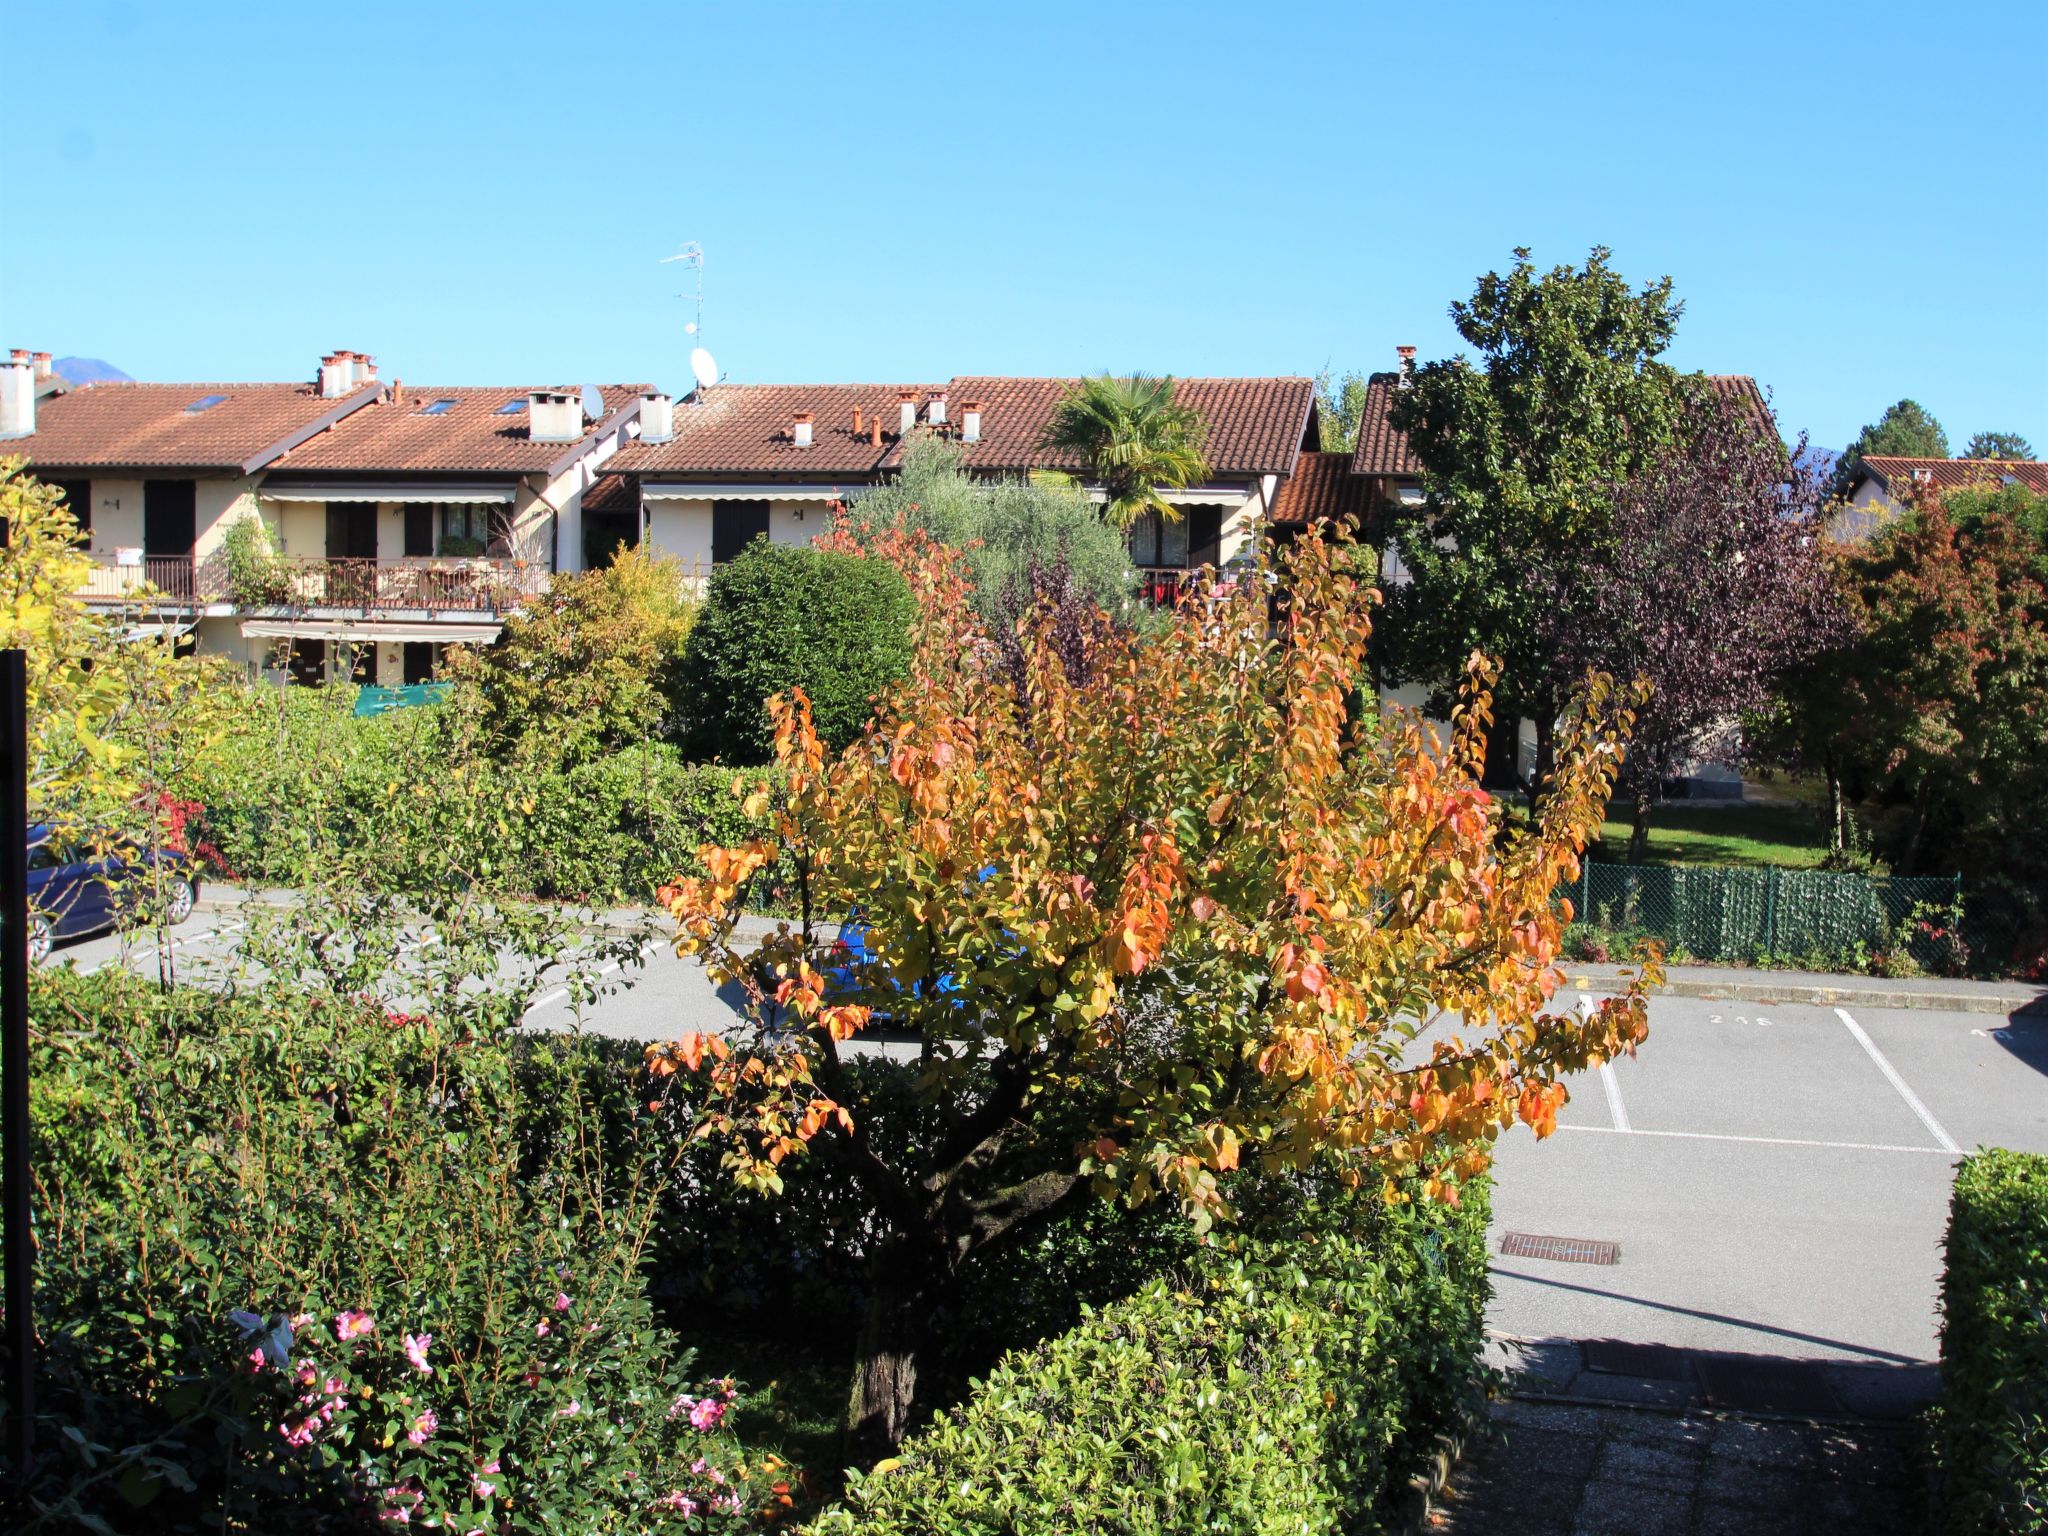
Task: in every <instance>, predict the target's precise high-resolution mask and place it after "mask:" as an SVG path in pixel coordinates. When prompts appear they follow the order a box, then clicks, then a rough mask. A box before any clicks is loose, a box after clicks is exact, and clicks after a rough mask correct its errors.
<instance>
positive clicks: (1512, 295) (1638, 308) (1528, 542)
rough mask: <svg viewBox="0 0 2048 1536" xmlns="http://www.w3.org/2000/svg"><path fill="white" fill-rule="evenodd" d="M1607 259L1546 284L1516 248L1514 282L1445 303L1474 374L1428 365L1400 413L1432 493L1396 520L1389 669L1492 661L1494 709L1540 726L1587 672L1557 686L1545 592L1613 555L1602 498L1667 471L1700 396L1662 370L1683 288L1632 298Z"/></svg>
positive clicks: (1495, 282)
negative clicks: (1397, 558)
mask: <svg viewBox="0 0 2048 1536" xmlns="http://www.w3.org/2000/svg"><path fill="white" fill-rule="evenodd" d="M1608 254H1609V253H1608V251H1607V250H1606V249H1605V248H1604V247H1595V248H1594V250H1593V252H1592V254H1591V255H1590V256H1589V257H1588V258H1587V260H1586V263H1585V265H1584V266H1583V267H1573V266H1569V265H1566V266H1559V267H1554V268H1552V269H1551V270H1550V271H1549V272H1547V273H1539V272H1538V271H1537V269H1536V267H1535V266H1534V264H1533V263H1531V261H1530V260H1529V253H1528V251H1527V250H1523V249H1518V250H1517V251H1516V252H1515V265H1514V266H1513V267H1512V268H1511V269H1510V270H1509V271H1508V272H1507V273H1506V274H1505V275H1503V274H1501V273H1497V272H1489V273H1487V274H1486V275H1485V276H1484V277H1482V278H1480V279H1479V282H1478V285H1477V287H1476V288H1475V289H1474V291H1473V295H1472V297H1471V298H1470V299H1469V300H1464V301H1460V302H1458V303H1456V304H1453V305H1452V306H1451V316H1452V319H1453V320H1454V321H1455V322H1456V324H1457V327H1458V333H1459V334H1460V335H1461V336H1463V337H1464V338H1465V340H1466V341H1467V342H1468V343H1469V344H1470V345H1471V346H1472V347H1473V348H1475V349H1476V350H1477V352H1478V354H1479V363H1478V366H1476V367H1475V366H1474V365H1473V363H1472V362H1470V361H1468V360H1467V359H1466V358H1464V357H1463V356H1459V357H1457V358H1453V359H1451V360H1449V361H1437V362H1432V363H1429V364H1427V365H1425V366H1424V367H1422V368H1420V369H1418V370H1417V371H1416V373H1415V374H1414V376H1413V378H1412V380H1411V382H1410V385H1409V387H1408V388H1406V389H1404V390H1401V391H1400V392H1399V393H1398V395H1397V396H1396V399H1395V403H1394V406H1393V409H1392V411H1391V413H1390V415H1389V420H1390V421H1391V422H1392V424H1393V425H1394V427H1395V428H1397V429H1398V430H1400V431H1403V432H1406V433H1407V434H1408V441H1409V444H1410V446H1411V447H1412V448H1413V449H1414V451H1415V454H1416V456H1417V457H1418V458H1419V459H1420V460H1421V461H1422V464H1423V469H1424V488H1425V491H1426V496H1425V498H1424V501H1423V503H1422V504H1421V505H1420V506H1418V507H1414V508H1407V509H1400V508H1397V509H1395V519H1394V522H1393V527H1392V532H1393V536H1394V542H1395V543H1396V545H1397V546H1398V548H1399V550H1400V554H1401V559H1402V561H1403V563H1404V564H1406V566H1407V567H1408V569H1409V571H1410V572H1411V573H1412V574H1413V577H1414V580H1413V581H1412V582H1410V583H1407V584H1404V585H1402V586H1400V587H1397V588H1395V589H1394V590H1393V591H1392V592H1391V593H1390V594H1389V602H1388V611H1387V622H1386V625H1385V627H1384V631H1383V633H1384V635H1385V638H1386V641H1387V647H1386V649H1385V651H1384V652H1382V653H1381V655H1380V656H1379V658H1378V665H1380V666H1381V668H1382V670H1383V672H1384V673H1385V674H1386V675H1388V676H1391V677H1396V678H1413V679H1417V680H1420V681H1423V682H1427V683H1429V684H1431V685H1433V686H1435V687H1437V688H1440V689H1441V688H1443V687H1445V686H1446V685H1447V684H1450V683H1452V682H1454V681H1455V679H1456V678H1457V677H1458V676H1459V674H1460V669H1461V668H1462V667H1463V666H1464V664H1465V661H1466V658H1467V657H1469V656H1470V655H1471V654H1472V652H1473V651H1474V650H1478V651H1481V652H1483V653H1484V654H1486V655H1487V656H1490V657H1493V658H1495V659H1496V660H1497V661H1499V663H1500V664H1501V667H1502V673H1501V682H1500V687H1499V697H1498V698H1497V700H1496V709H1497V712H1498V713H1499V714H1500V715H1501V716H1502V717H1504V718H1506V717H1512V716H1516V715H1523V716H1528V717H1531V718H1534V719H1535V720H1536V721H1537V722H1538V726H1539V730H1544V729H1547V722H1549V721H1550V720H1553V719H1555V717H1556V715H1557V713H1558V705H1559V703H1560V701H1561V700H1562V699H1563V698H1564V697H1565V696H1566V695H1567V694H1568V693H1569V691H1570V687H1571V684H1572V682H1573V681H1574V678H1575V677H1576V673H1575V674H1574V676H1573V677H1570V678H1560V677H1557V676H1555V675H1553V674H1554V672H1555V670H1556V665H1557V661H1558V657H1557V647H1556V646H1555V645H1554V644H1552V643H1550V641H1549V638H1548V637H1547V636H1546V635H1545V634H1544V633H1543V632H1542V626H1541V624H1540V623H1539V619H1540V617H1541V615H1542V613H1543V612H1544V611H1545V608H1546V603H1547V598H1546V594H1545V592H1544V590H1543V587H1544V583H1543V582H1541V581H1539V580H1537V579H1535V578H1537V577H1540V576H1541V575H1543V574H1544V573H1546V572H1550V571H1553V570H1562V569H1567V568H1569V567H1570V566H1571V564H1572V563H1573V562H1577V561H1581V560H1583V559H1584V558H1585V557H1586V556H1587V555H1588V554H1589V553H1591V552H1595V551H1597V550H1599V549H1601V548H1603V547H1604V544H1603V541H1604V540H1606V539H1607V538H1608V536H1609V532H1610V530H1609V517H1610V511H1611V508H1610V504H1609V500H1608V496H1607V491H1608V489H1609V488H1611V487H1612V486H1614V485H1617V484H1620V483H1622V482H1624V481H1626V480H1628V479H1629V478H1630V477H1631V476H1633V475H1635V474H1637V473H1638V472H1640V471H1641V470H1643V469H1644V468H1646V467H1647V466H1648V465H1649V464H1651V463H1652V462H1654V461H1655V459H1656V457H1657V455H1658V454H1659V452H1660V451H1661V450H1662V449H1663V448H1664V447H1665V446H1666V445H1667V444H1668V443H1670V442H1671V440H1672V437H1673V433H1674V431H1675V430H1676V427H1677V425H1678V421H1679V417H1680V413H1681V410H1682V407H1683V406H1684V404H1685V403H1686V401H1687V399H1688V398H1689V395H1690V393H1691V392H1693V391H1695V390H1696V389H1697V388H1698V387H1699V386H1698V384H1697V383H1696V382H1689V381H1687V380H1686V379H1684V378H1682V377H1681V376H1680V375H1679V374H1678V373H1676V372H1675V371H1674V370H1673V369H1672V368H1671V367H1670V366H1669V365H1667V364H1665V363H1664V362H1662V361H1660V359H1661V357H1662V355H1663V353H1664V351H1665V350H1666V348H1668V347H1669V346H1670V345H1671V342H1672V339H1673V337H1674V336H1675V335H1676V333H1677V329H1678V320H1679V316H1680V315H1681V313H1682V312H1683V308H1684V306H1683V305H1682V304H1680V303H1679V302H1678V301H1677V300H1675V299H1674V298H1673V297H1672V293H1671V280H1670V279H1669V278H1668V277H1667V278H1664V279H1662V280H1660V281H1658V282H1655V283H1650V284H1646V285H1645V286H1644V287H1643V288H1641V289H1640V290H1637V289H1632V288H1631V287H1630V286H1629V284H1628V282H1627V280H1626V279H1625V278H1623V277H1622V276H1621V274H1620V273H1618V272H1616V271H1614V270H1613V268H1611V267H1610V266H1609V265H1608ZM1542 755H1543V754H1542V751H1541V745H1540V743H1539V759H1540V758H1541V757H1542ZM1545 766H1546V765H1545V764H1543V763H1541V762H1540V761H1539V772H1540V771H1541V770H1542V768H1543V767H1545Z"/></svg>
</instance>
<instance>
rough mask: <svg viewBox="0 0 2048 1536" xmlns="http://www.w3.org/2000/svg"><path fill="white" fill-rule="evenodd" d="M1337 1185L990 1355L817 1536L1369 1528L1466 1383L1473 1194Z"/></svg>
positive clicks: (1475, 1293) (1475, 1308)
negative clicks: (1076, 1318) (977, 1378)
mask: <svg viewBox="0 0 2048 1536" xmlns="http://www.w3.org/2000/svg"><path fill="white" fill-rule="evenodd" d="M1462 1193H1463V1196H1464V1200H1463V1204H1462V1206H1461V1207H1460V1208H1458V1209H1455V1210H1454V1209H1450V1208H1446V1207H1442V1206H1435V1205H1431V1204H1428V1203H1422V1204H1417V1205H1408V1206H1399V1207H1391V1208H1390V1207H1383V1206H1381V1205H1380V1204H1379V1203H1378V1201H1377V1200H1376V1199H1361V1198H1359V1197H1356V1196H1349V1195H1345V1194H1342V1193H1339V1192H1336V1191H1334V1190H1332V1191H1328V1192H1325V1193H1324V1194H1323V1196H1322V1198H1321V1199H1320V1200H1319V1201H1310V1202H1308V1203H1306V1204H1294V1205H1293V1208H1291V1209H1287V1210H1284V1211H1281V1212H1270V1213H1267V1214H1266V1216H1265V1217H1264V1219H1263V1220H1262V1221H1261V1223H1260V1224H1259V1230H1258V1231H1257V1233H1256V1235H1249V1236H1246V1237H1242V1238H1238V1239H1234V1240H1232V1241H1229V1242H1223V1243H1218V1244H1217V1245H1216V1246H1215V1247H1214V1248H1213V1249H1212V1250H1211V1251H1210V1252H1208V1253H1206V1254H1204V1255H1203V1256H1202V1257H1201V1258H1200V1259H1199V1260H1197V1261H1195V1262H1192V1263H1190V1264H1189V1265H1188V1266H1187V1267H1186V1268H1185V1269H1184V1270H1182V1271H1181V1272H1180V1273H1178V1274H1170V1275H1165V1276H1161V1277H1159V1278H1156V1279H1154V1280H1152V1281H1150V1282H1149V1283H1147V1284H1146V1285H1145V1286H1144V1287H1143V1288H1142V1289H1141V1290H1140V1291H1139V1292H1138V1293H1137V1294H1136V1295H1134V1296H1132V1297H1130V1298H1129V1299H1127V1300H1124V1301H1120V1302H1116V1303H1114V1304H1112V1305H1109V1306H1106V1307H1104V1308H1102V1309H1101V1310H1099V1311H1097V1312H1095V1313H1093V1314H1092V1315H1090V1316H1087V1317H1085V1318H1084V1319H1083V1320H1082V1321H1081V1323H1080V1325H1079V1326H1078V1327H1076V1328H1075V1329H1074V1330H1073V1331H1071V1332H1069V1333H1067V1334H1065V1335H1062V1336H1061V1337H1058V1338H1055V1339H1052V1340H1050V1341H1048V1342H1046V1343H1044V1344H1041V1345H1039V1346H1038V1347H1036V1348H1034V1349H1031V1350H1026V1351H1021V1352H1019V1353H1016V1354H1013V1355H1011V1356H1010V1357H1008V1358H1006V1359H1005V1360H1004V1361H1003V1362H1002V1363H1001V1364H999V1365H998V1366H997V1367H996V1368H995V1370H993V1371H992V1372H991V1373H990V1374H989V1377H988V1379H987V1380H986V1381H985V1382H984V1383H982V1384H981V1386H980V1387H979V1388H978V1389H977V1390H976V1391H975V1393H974V1395H973V1396H972V1397H971V1398H970V1399H969V1400H968V1402H967V1403H966V1404H965V1405H964V1406H962V1407H961V1408H959V1409H957V1410H954V1411H953V1412H950V1413H948V1414H945V1415H943V1416H942V1417H941V1418H940V1419H939V1420H938V1421H937V1422H936V1423H934V1424H933V1425H931V1426H930V1427H929V1428H927V1429H925V1430H923V1431H921V1432H920V1433H918V1434H916V1435H913V1436H912V1437H911V1438H910V1439H909V1440H907V1441H906V1442H905V1443H904V1445H903V1447H902V1450H901V1453H900V1455H899V1456H898V1457H896V1458H893V1459H892V1460H891V1461H889V1462H884V1463H881V1464H878V1465H877V1466H876V1467H875V1468H874V1469H873V1470H872V1471H871V1472H870V1473H869V1474H868V1475H867V1476H865V1477H859V1478H856V1479H855V1480H854V1481H853V1483H852V1485H851V1487H850V1489H849V1491H848V1496H847V1501H846V1505H845V1507H843V1508H841V1509H837V1510H834V1511H831V1512H830V1513H828V1514H827V1515H826V1516H824V1517H823V1518H821V1519H820V1520H818V1521H817V1522H816V1523H815V1524H814V1525H813V1526H812V1527H811V1528H810V1529H811V1530H812V1531H813V1532H814V1533H816V1536H913V1533H915V1536H925V1533H940V1532H944V1533H949V1536H950V1533H956V1532H958V1533H971V1532H985V1533H988V1536H998V1533H1000V1536H1037V1533H1047V1536H1051V1533H1064V1532H1068V1531H1089V1532H1104V1533H1121V1532H1130V1533H1138V1532H1143V1533H1146V1536H1169V1533H1174V1532H1183V1531H1185V1532H1190V1533H1193V1532H1212V1531H1232V1532H1247V1533H1252V1532H1271V1533H1275V1536H1278V1533H1281V1532H1286V1533H1288V1536H1295V1533H1300V1532H1317V1531H1326V1532H1337V1531H1348V1530H1354V1529H1359V1528H1362V1527H1364V1526H1365V1525H1366V1524H1367V1523H1368V1522H1370V1521H1372V1520H1374V1519H1375V1518H1376V1517H1377V1518H1380V1519H1386V1518H1389V1517H1391V1516H1392V1515H1393V1514H1394V1513H1395V1507H1396V1505H1397V1503H1398V1502H1399V1501H1400V1499H1401V1498H1402V1496H1403V1495H1404V1493H1405V1491H1406V1487H1407V1479H1408V1477H1409V1476H1410V1475H1411V1474H1412V1473H1414V1472H1415V1471H1417V1470H1418V1469H1419V1468H1420V1466H1421V1465H1422V1460H1423V1458H1424V1457H1425V1456H1426V1455H1427V1454H1428V1453H1429V1451H1430V1450H1431V1449H1432V1448H1433V1445H1434V1441H1435V1438H1436V1436H1437V1435H1438V1434H1439V1433H1440V1432H1442V1431H1443V1430H1446V1429H1448V1428H1450V1427H1451V1426H1452V1425H1454V1424H1456V1423H1457V1422H1459V1420H1460V1417H1461V1414H1462V1412H1463V1411H1464V1409H1465V1408H1466V1406H1467V1404H1468V1402H1469V1401H1470V1399H1471V1398H1472V1396H1473V1395H1474V1392H1475V1389H1476V1387H1477V1385H1478V1382H1479V1381H1480V1379H1481V1375H1482V1373H1481V1370H1480V1367H1479V1365H1478V1357H1479V1352H1480V1348H1481V1345H1482V1343H1483V1322H1484V1312H1485V1304H1486V1296H1487V1289H1488V1287H1487V1279H1486V1189H1485V1186H1484V1184H1483V1183H1468V1184H1466V1185H1464V1186H1463V1190H1462Z"/></svg>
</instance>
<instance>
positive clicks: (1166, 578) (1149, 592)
mask: <svg viewBox="0 0 2048 1536" xmlns="http://www.w3.org/2000/svg"><path fill="white" fill-rule="evenodd" d="M1194 578H1195V573H1194V572H1193V571H1186V570H1181V569H1180V568H1178V567H1176V566H1144V565H1141V566H1139V567H1138V596H1139V597H1141V598H1143V599H1144V600H1145V601H1146V602H1148V603H1150V604H1152V606H1153V607H1155V608H1171V607H1173V606H1174V605H1175V604H1177V603H1178V602H1179V601H1180V599H1181V594H1182V593H1183V592H1186V591H1187V590H1188V587H1189V586H1190V585H1191V584H1192V582H1193V581H1194Z"/></svg>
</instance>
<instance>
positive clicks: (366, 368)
mask: <svg viewBox="0 0 2048 1536" xmlns="http://www.w3.org/2000/svg"><path fill="white" fill-rule="evenodd" d="M351 356H353V357H354V358H355V360H356V366H355V373H354V375H353V378H354V382H355V383H356V384H358V385H362V384H374V383H376V382H377V359H375V358H374V357H372V356H370V354H369V353H367V352H356V353H352V354H351Z"/></svg>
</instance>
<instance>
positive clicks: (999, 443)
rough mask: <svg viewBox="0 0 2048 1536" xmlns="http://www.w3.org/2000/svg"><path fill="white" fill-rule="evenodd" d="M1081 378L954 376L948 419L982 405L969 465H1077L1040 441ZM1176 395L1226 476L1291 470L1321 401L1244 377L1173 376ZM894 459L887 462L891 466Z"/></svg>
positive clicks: (968, 447) (1307, 382)
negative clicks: (1198, 423) (1195, 417)
mask: <svg viewBox="0 0 2048 1536" xmlns="http://www.w3.org/2000/svg"><path fill="white" fill-rule="evenodd" d="M1077 382H1079V381H1078V380H1074V379H1011V378H995V377H988V376H981V377H974V376H968V377H962V378H955V379H953V380H952V381H951V382H950V383H948V384H947V386H946V413H947V420H948V421H949V422H950V423H952V424H953V425H955V426H957V425H958V424H959V420H960V407H961V406H962V405H963V404H965V403H966V402H968V401H974V400H978V401H980V402H981V441H980V442H978V443H962V444H961V445H960V446H961V448H962V450H963V453H964V455H965V459H964V462H965V464H966V466H967V468H969V469H975V470H982V471H987V472H1003V471H1009V472H1015V471H1021V470H1026V469H1063V470H1076V469H1079V468H1080V465H1079V464H1078V463H1077V462H1076V461H1075V460H1073V459H1072V458H1071V457H1069V456H1066V455H1061V454H1051V453H1047V452H1045V451H1044V450H1042V449H1041V448H1039V446H1038V440H1039V437H1040V436H1041V435H1042V434H1043V433H1044V431H1045V428H1046V423H1048V422H1049V421H1051V420H1052V414H1053V411H1054V409H1055V408H1056V407H1057V406H1058V405H1059V402H1060V398H1061V397H1062V396H1063V395H1064V394H1065V393H1066V391H1067V390H1068V389H1069V388H1071V387H1072V386H1073V385H1074V384H1075V383H1077ZM1173 390H1174V398H1175V399H1176V400H1178V401H1180V402H1181V403H1182V404H1184V405H1188V406H1192V407H1193V408H1194V410H1195V411H1196V412H1197V414H1199V415H1200V416H1201V417H1202V419H1203V421H1204V422H1205V423H1206V424H1207V426H1208V431H1207V434H1206V435H1205V437H1204V438H1203V441H1202V452H1203V454H1204V456H1205V457H1206V458H1207V459H1208V461H1209V467H1210V468H1211V469H1212V470H1213V471H1214V472H1215V473H1217V474H1219V475H1284V474H1287V473H1289V472H1290V471H1291V470H1292V469H1293V468H1294V461H1295V457H1296V455H1297V454H1299V453H1300V451H1301V440H1302V437H1303V436H1304V434H1305V433H1306V432H1307V430H1308V418H1309V412H1310V411H1311V410H1312V409H1313V408H1314V406H1315V398H1316V387H1315V381H1314V380H1313V379H1298V378H1244V379H1182V378H1176V379H1175V380H1174V381H1173ZM888 462H893V458H892V460H887V461H885V463H888Z"/></svg>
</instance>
